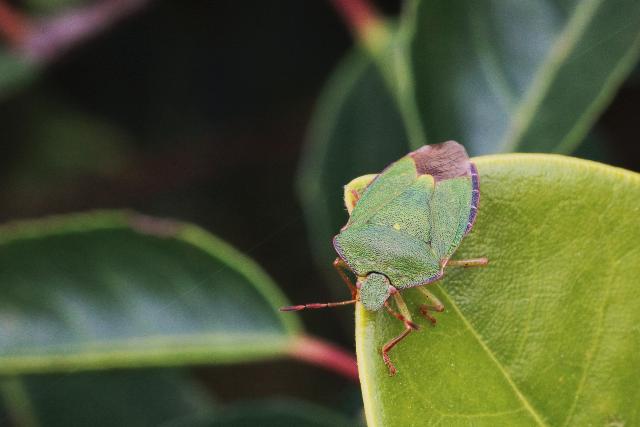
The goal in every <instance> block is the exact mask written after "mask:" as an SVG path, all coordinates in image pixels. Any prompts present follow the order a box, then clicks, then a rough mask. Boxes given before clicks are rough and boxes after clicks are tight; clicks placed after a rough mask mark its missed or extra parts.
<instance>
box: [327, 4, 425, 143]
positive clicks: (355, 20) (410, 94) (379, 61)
mask: <svg viewBox="0 0 640 427" xmlns="http://www.w3.org/2000/svg"><path fill="white" fill-rule="evenodd" d="M331 2H332V3H333V5H334V7H335V9H336V10H337V11H338V13H339V14H340V15H342V17H343V18H344V20H345V21H346V23H347V25H348V26H349V28H350V29H351V32H352V33H353V34H354V36H355V38H356V39H357V40H358V42H359V43H360V44H361V45H362V46H363V47H364V48H365V50H366V51H367V52H368V53H369V55H370V57H371V59H372V60H373V62H374V63H375V64H376V66H377V67H378V70H379V71H380V74H381V75H382V77H383V78H384V80H385V82H386V83H387V86H388V87H389V91H390V92H391V94H392V95H393V97H394V99H395V101H396V105H397V106H398V110H399V112H400V115H401V117H402V121H403V122H404V126H405V129H406V131H407V136H408V138H409V145H410V147H411V148H412V149H414V150H415V149H417V148H419V147H421V146H423V145H425V144H427V136H426V134H425V130H424V128H423V125H422V121H421V119H420V114H419V111H418V107H417V104H416V99H415V93H414V92H415V91H414V82H413V76H412V73H411V67H410V65H409V58H408V52H407V51H406V49H407V48H408V47H407V41H408V37H409V36H410V35H411V30H410V29H408V28H406V26H404V27H403V26H401V28H400V30H396V31H395V32H394V31H392V30H391V27H390V25H389V24H388V23H387V21H386V19H385V18H383V17H382V16H381V15H380V14H379V13H378V12H377V10H376V9H375V8H374V7H373V6H372V5H371V4H370V3H369V1H368V0H331Z"/></svg>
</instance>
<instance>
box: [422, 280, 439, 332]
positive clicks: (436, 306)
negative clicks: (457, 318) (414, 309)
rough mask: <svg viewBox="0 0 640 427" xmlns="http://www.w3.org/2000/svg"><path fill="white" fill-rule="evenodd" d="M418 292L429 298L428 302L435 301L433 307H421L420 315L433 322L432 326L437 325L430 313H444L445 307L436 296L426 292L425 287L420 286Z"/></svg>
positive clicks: (425, 305) (426, 305)
mask: <svg viewBox="0 0 640 427" xmlns="http://www.w3.org/2000/svg"><path fill="white" fill-rule="evenodd" d="M418 290H419V291H420V292H422V294H423V295H424V296H425V297H427V299H428V300H430V301H433V305H428V304H422V305H421V306H420V313H421V314H422V315H423V316H424V317H426V318H427V319H429V320H430V321H431V324H433V325H435V324H436V318H435V317H433V316H432V315H430V314H429V311H437V312H438V313H442V312H443V311H444V305H443V304H442V303H441V302H440V300H439V299H438V298H436V296H435V295H433V294H432V293H431V292H429V291H428V290H426V289H425V288H424V286H418Z"/></svg>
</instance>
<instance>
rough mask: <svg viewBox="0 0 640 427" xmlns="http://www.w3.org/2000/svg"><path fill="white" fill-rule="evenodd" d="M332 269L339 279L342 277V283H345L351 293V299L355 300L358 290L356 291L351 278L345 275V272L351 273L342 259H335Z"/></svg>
mask: <svg viewBox="0 0 640 427" xmlns="http://www.w3.org/2000/svg"><path fill="white" fill-rule="evenodd" d="M333 268H335V269H336V271H337V272H338V274H339V275H340V277H342V280H343V281H344V283H346V284H347V286H348V287H349V290H350V291H351V298H353V299H356V295H357V294H358V290H357V289H356V285H354V284H353V282H352V281H351V278H350V277H349V276H348V275H347V271H351V269H350V268H349V266H348V265H347V263H346V262H344V260H343V259H342V258H340V257H338V258H336V259H335V261H333Z"/></svg>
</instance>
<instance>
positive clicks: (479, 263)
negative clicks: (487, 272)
mask: <svg viewBox="0 0 640 427" xmlns="http://www.w3.org/2000/svg"><path fill="white" fill-rule="evenodd" d="M487 264H489V260H488V259H487V258H485V257H482V258H473V259H450V260H449V261H447V267H464V268H467V267H484V266H486V265H487Z"/></svg>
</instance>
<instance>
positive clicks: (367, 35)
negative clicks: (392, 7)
mask: <svg viewBox="0 0 640 427" xmlns="http://www.w3.org/2000/svg"><path fill="white" fill-rule="evenodd" d="M331 2H332V3H333V6H334V7H335V9H336V10H337V11H338V13H339V14H340V15H341V16H342V18H343V19H344V21H345V22H346V23H347V26H349V28H350V30H351V32H352V33H353V34H354V36H355V38H356V39H357V40H358V41H359V42H360V43H362V45H363V46H364V47H365V48H366V49H367V50H369V51H370V52H371V53H372V54H373V55H378V54H379V53H380V52H381V51H382V50H383V49H384V47H385V46H386V44H387V43H388V41H389V36H390V32H389V29H388V26H387V23H386V21H385V19H384V18H383V17H382V16H381V15H380V14H379V13H378V11H377V10H376V9H375V7H374V6H373V5H372V4H371V3H370V2H369V1H368V0H331Z"/></svg>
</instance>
